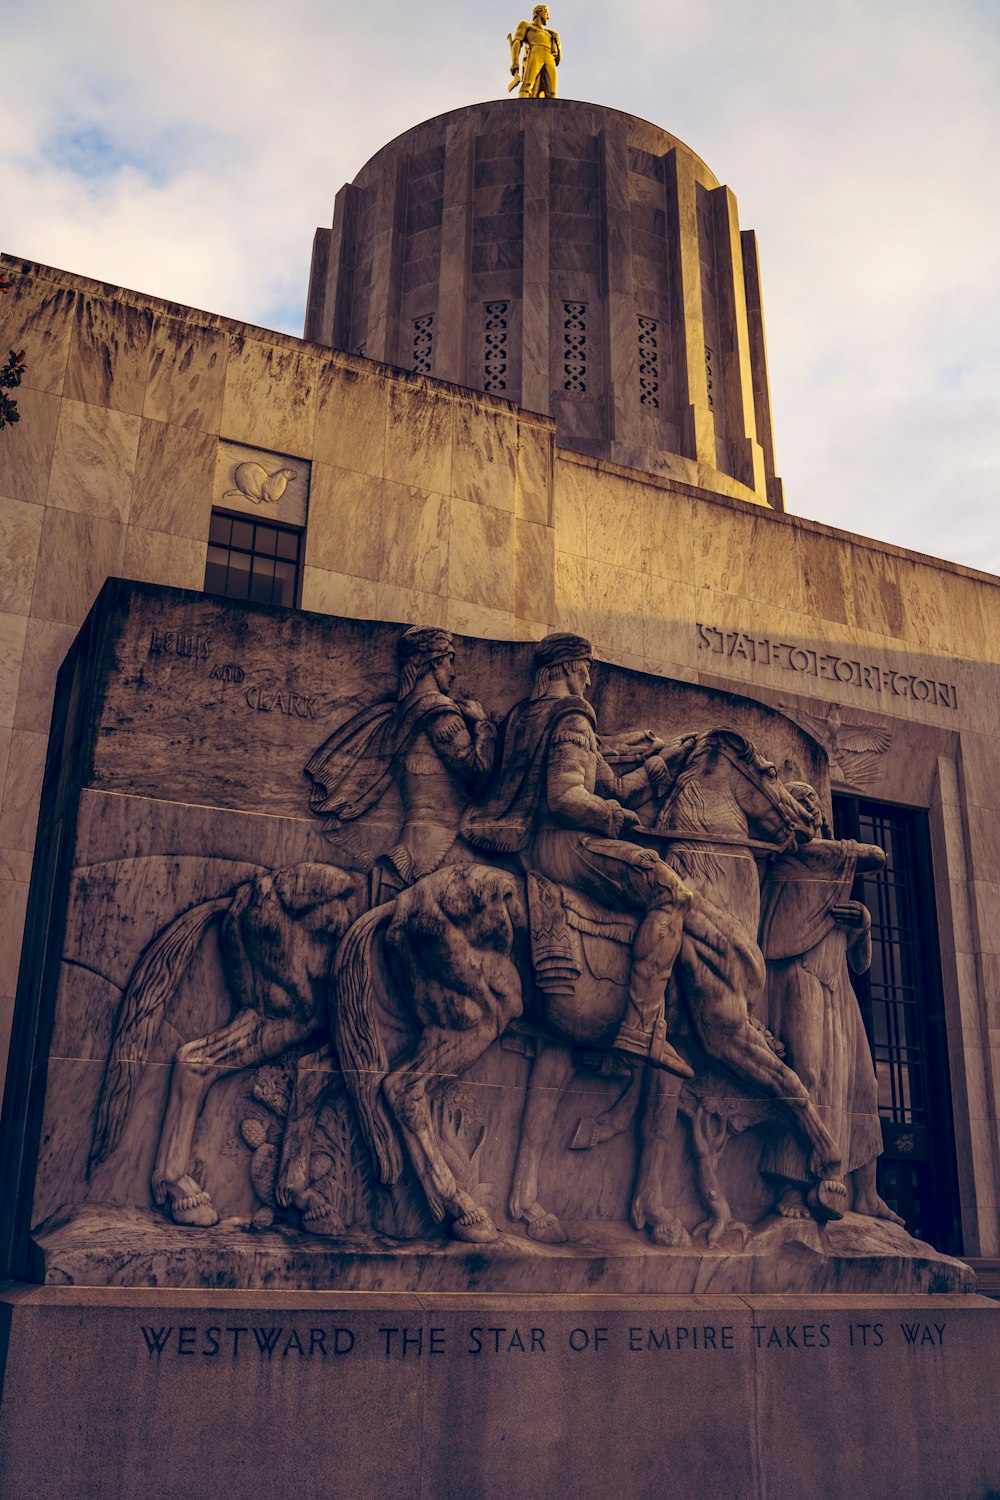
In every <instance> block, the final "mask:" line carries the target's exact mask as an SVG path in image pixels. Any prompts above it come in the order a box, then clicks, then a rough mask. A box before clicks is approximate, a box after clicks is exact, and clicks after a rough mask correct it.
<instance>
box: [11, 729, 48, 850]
mask: <svg viewBox="0 0 1000 1500" xmlns="http://www.w3.org/2000/svg"><path fill="white" fill-rule="evenodd" d="M47 745H48V736H47V735H44V734H33V733H31V731H29V730H26V729H15V730H14V732H13V734H12V735H11V737H10V759H9V761H8V763H7V777H6V780H5V782H4V789H3V805H2V807H0V848H4V849H33V848H34V847H35V827H36V825H37V823H38V801H39V798H40V796H41V791H42V771H43V770H44V768H45V751H46V748H47Z"/></svg>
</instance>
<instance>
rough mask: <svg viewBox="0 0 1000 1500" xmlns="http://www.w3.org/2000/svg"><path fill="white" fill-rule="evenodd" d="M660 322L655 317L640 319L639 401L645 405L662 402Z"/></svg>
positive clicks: (657, 404)
mask: <svg viewBox="0 0 1000 1500" xmlns="http://www.w3.org/2000/svg"><path fill="white" fill-rule="evenodd" d="M658 334H659V324H658V323H657V322H656V319H655V318H640V319H639V401H640V403H641V405H643V406H653V407H658V406H659V404H660V350H659V340H658V337H657V336H658Z"/></svg>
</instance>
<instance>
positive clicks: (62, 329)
mask: <svg viewBox="0 0 1000 1500" xmlns="http://www.w3.org/2000/svg"><path fill="white" fill-rule="evenodd" d="M12 280H13V283H14V284H13V286H12V288H11V290H10V291H9V292H6V293H5V294H4V295H3V296H2V297H0V350H2V351H3V354H4V357H5V358H6V353H7V350H8V349H15V350H17V351H18V352H20V351H21V350H22V349H23V350H24V361H25V371H24V378H23V381H22V384H21V389H22V390H24V389H31V390H35V391H51V392H52V393H53V394H54V395H56V396H60V395H62V389H63V380H64V378H65V374H66V361H67V359H68V358H69V341H70V335H71V333H72V331H73V322H72V318H71V313H72V309H73V303H74V302H75V300H76V297H77V295H78V294H77V293H76V292H75V291H72V290H71V289H70V288H69V287H57V286H55V285H53V283H52V282H49V281H41V280H39V279H38V278H37V277H34V276H18V275H16V274H15V275H14V276H13V278H12Z"/></svg>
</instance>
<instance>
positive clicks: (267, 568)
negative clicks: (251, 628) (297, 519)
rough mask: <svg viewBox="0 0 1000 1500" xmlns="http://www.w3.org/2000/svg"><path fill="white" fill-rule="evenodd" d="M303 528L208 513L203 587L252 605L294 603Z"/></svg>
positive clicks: (245, 517) (210, 591)
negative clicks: (206, 561)
mask: <svg viewBox="0 0 1000 1500" xmlns="http://www.w3.org/2000/svg"><path fill="white" fill-rule="evenodd" d="M301 543H302V533H301V532H300V531H296V530H295V529H294V527H291V526H277V525H275V523H274V522H273V521H254V520H252V519H251V518H250V517H248V516H228V515H223V513H222V512H221V511H213V512H212V524H211V528H210V530H209V534H208V565H207V567H206V569H205V592H206V593H208V594H224V595H225V597H226V598H227V599H248V600H250V601H251V602H252V603H254V604H284V605H294V603H295V601H296V598H297V597H298V583H299V553H300V547H301Z"/></svg>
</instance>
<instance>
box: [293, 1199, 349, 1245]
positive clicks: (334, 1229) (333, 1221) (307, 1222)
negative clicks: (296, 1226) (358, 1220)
mask: <svg viewBox="0 0 1000 1500" xmlns="http://www.w3.org/2000/svg"><path fill="white" fill-rule="evenodd" d="M301 1227H302V1228H303V1229H304V1230H305V1232H306V1233H307V1234H314V1235H316V1236H317V1237H318V1238H319V1239H324V1238H325V1239H331V1240H335V1239H339V1238H340V1236H341V1235H342V1234H343V1233H344V1221H343V1219H342V1218H341V1217H340V1215H339V1214H338V1213H337V1211H336V1209H335V1208H334V1207H333V1206H332V1205H331V1204H329V1203H326V1202H325V1201H322V1200H321V1201H319V1202H317V1203H315V1204H313V1205H312V1207H311V1208H307V1209H306V1211H305V1213H304V1214H303V1215H302V1220H301Z"/></svg>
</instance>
